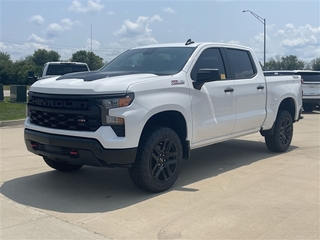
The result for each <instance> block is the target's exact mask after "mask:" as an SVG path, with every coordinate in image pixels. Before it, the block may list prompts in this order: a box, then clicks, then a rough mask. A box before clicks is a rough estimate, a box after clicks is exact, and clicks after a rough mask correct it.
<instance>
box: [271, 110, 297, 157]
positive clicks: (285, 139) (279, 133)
mask: <svg viewBox="0 0 320 240" xmlns="http://www.w3.org/2000/svg"><path fill="white" fill-rule="evenodd" d="M292 136H293V121H292V117H291V115H290V113H289V112H288V111H284V110H280V111H279V113H278V116H277V119H276V122H275V126H274V132H273V134H272V135H267V136H265V142H266V145H267V147H268V149H269V150H270V151H272V152H285V151H286V150H287V149H288V148H289V146H290V144H291V140H292Z"/></svg>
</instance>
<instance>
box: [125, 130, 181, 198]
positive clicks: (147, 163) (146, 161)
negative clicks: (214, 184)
mask: <svg viewBox="0 0 320 240" xmlns="http://www.w3.org/2000/svg"><path fill="white" fill-rule="evenodd" d="M181 162H182V145H181V141H180V138H179V137H178V135H177V134H176V132H175V131H173V130H172V129H171V128H167V127H160V126H159V127H153V128H151V129H149V130H148V131H146V132H145V133H144V134H143V135H142V137H141V141H140V144H139V149H138V153H137V157H136V161H135V163H134V164H133V166H132V167H131V168H129V175H130V178H131V180H132V182H133V183H134V184H135V185H136V186H137V187H138V188H140V189H142V190H145V191H148V192H162V191H165V190H167V189H169V188H170V187H171V186H172V185H173V184H174V183H175V181H176V180H177V178H178V176H179V173H180V169H181Z"/></svg>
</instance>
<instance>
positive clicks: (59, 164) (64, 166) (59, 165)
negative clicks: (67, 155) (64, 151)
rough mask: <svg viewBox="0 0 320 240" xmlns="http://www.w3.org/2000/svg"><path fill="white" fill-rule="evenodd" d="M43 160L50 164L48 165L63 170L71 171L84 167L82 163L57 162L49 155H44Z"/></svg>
mask: <svg viewBox="0 0 320 240" xmlns="http://www.w3.org/2000/svg"><path fill="white" fill-rule="evenodd" d="M43 160H44V161H45V163H46V164H48V166H50V167H52V168H53V169H56V170H59V171H62V172H71V171H75V170H78V169H79V168H81V167H82V165H74V164H67V163H62V162H57V161H54V160H52V159H50V158H48V157H43Z"/></svg>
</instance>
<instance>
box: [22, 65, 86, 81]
mask: <svg viewBox="0 0 320 240" xmlns="http://www.w3.org/2000/svg"><path fill="white" fill-rule="evenodd" d="M88 71H90V69H89V67H88V65H87V64H86V63H83V62H47V63H45V64H44V65H43V67H42V71H41V73H40V75H39V76H35V75H34V72H33V71H29V72H28V78H29V79H33V80H40V79H43V78H49V77H53V76H61V75H64V74H67V73H74V72H88Z"/></svg>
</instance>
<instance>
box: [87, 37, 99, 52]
mask: <svg viewBox="0 0 320 240" xmlns="http://www.w3.org/2000/svg"><path fill="white" fill-rule="evenodd" d="M91 47H92V50H97V49H99V48H100V42H99V41H97V40H94V39H92V41H91V38H87V41H86V49H87V50H88V51H89V50H91Z"/></svg>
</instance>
